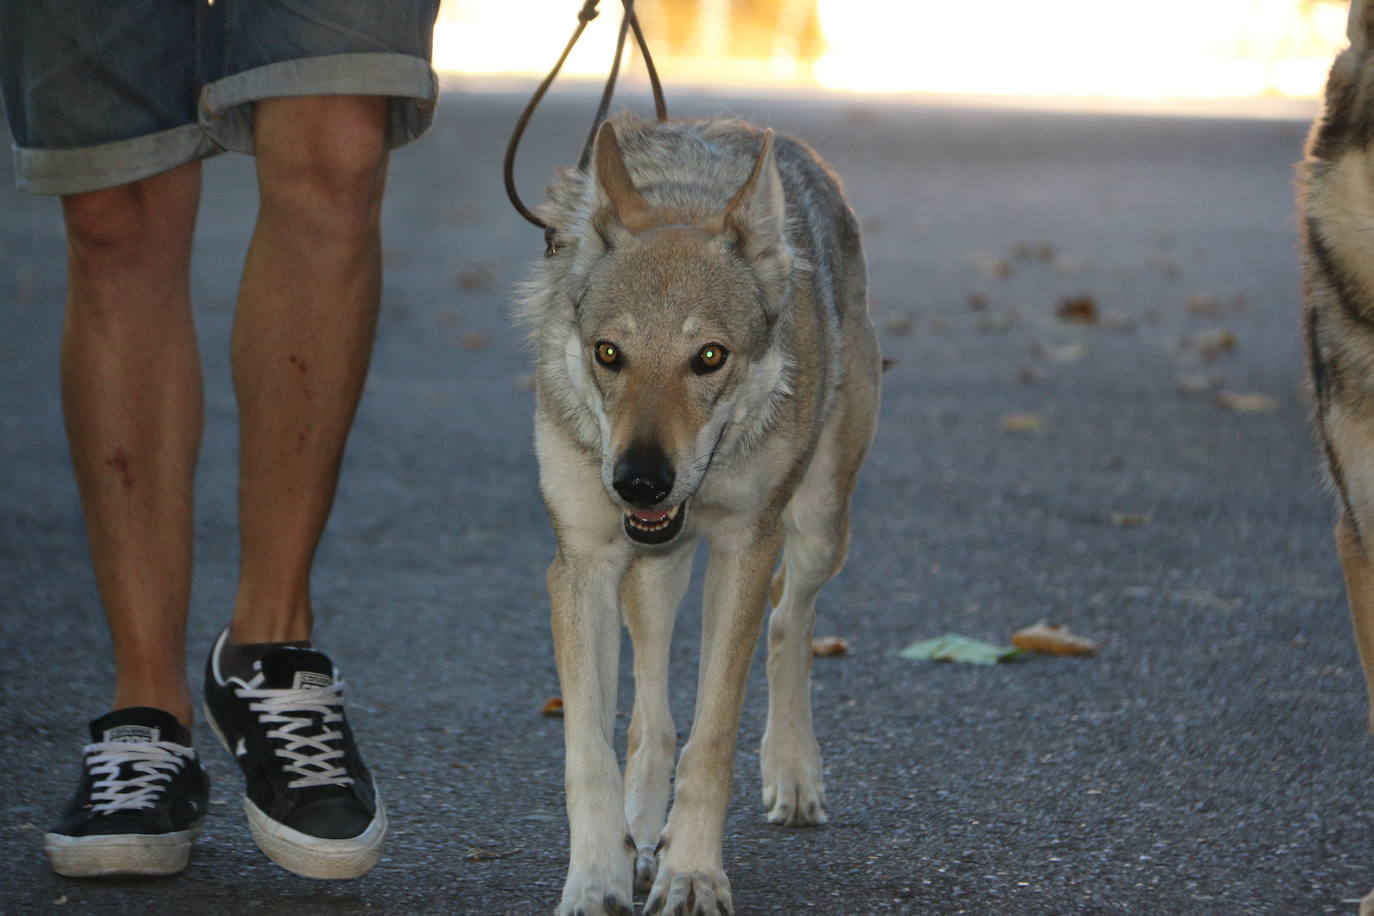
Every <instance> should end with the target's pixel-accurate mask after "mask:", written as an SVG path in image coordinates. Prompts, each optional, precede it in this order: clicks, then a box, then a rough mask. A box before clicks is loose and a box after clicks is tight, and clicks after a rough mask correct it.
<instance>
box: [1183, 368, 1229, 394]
mask: <svg viewBox="0 0 1374 916" xmlns="http://www.w3.org/2000/svg"><path fill="white" fill-rule="evenodd" d="M1221 383H1222V375H1221V373H1220V372H1181V373H1179V374H1178V375H1175V376H1174V386H1175V387H1176V388H1178V390H1179V393H1180V394H1203V393H1205V392H1208V391H1212V390H1214V389H1216V388H1220V387H1221Z"/></svg>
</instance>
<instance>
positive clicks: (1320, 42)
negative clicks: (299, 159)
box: [435, 0, 1346, 99]
mask: <svg viewBox="0 0 1374 916" xmlns="http://www.w3.org/2000/svg"><path fill="white" fill-rule="evenodd" d="M580 6H581V3H580V0H444V5H443V9H442V12H441V14H440V22H439V26H438V28H437V29H436V33H435V62H436V65H437V66H438V67H440V68H441V69H444V70H448V71H452V72H456V73H461V74H474V75H475V74H484V75H491V74H506V75H534V74H542V73H543V72H545V71H546V70H547V69H548V67H549V66H550V65H551V64H552V62H553V61H554V59H555V58H556V57H557V55H558V52H559V51H560V50H561V49H562V46H563V44H564V42H566V41H567V38H568V35H569V34H570V33H571V31H572V28H573V27H574V26H575V25H576V17H577V11H578V9H579V8H580ZM636 8H637V9H638V10H639V15H640V19H641V21H642V22H643V24H644V28H645V31H646V32H647V33H648V37H649V41H650V47H651V50H652V52H653V54H654V60H655V62H656V63H657V64H658V66H659V68H660V70H661V71H662V72H663V73H664V76H665V77H666V78H667V79H668V80H669V81H678V82H690V83H694V84H719V83H730V84H737V85H743V86H757V85H779V86H789V87H791V86H801V87H817V88H824V89H832V90H845V91H863V92H910V93H941V94H980V95H1012V96H1061V97H1063V96H1067V97H1077V98H1092V97H1099V98H1103V97H1105V98H1130V99H1171V98H1178V99H1199V98H1206V99H1215V98H1253V97H1285V98H1306V97H1311V96H1315V95H1317V94H1318V93H1319V92H1320V90H1321V86H1322V81H1323V79H1324V77H1325V73H1326V69H1327V68H1328V67H1329V66H1330V62H1331V58H1332V56H1333V54H1335V52H1336V51H1337V50H1339V49H1340V48H1341V47H1343V46H1344V45H1345V20H1346V3H1345V0H1149V2H1134V3H1132V2H1124V0H1033V2H1028V0H910V2H902V0H638V3H637V5H636ZM601 10H602V15H601V16H600V18H598V19H597V20H596V21H595V22H593V23H592V24H591V26H590V27H589V28H588V29H587V32H586V34H585V35H584V36H583V39H582V41H581V43H580V44H579V46H578V49H577V50H576V51H575V52H574V54H573V56H572V57H571V58H570V59H569V62H568V65H567V67H566V70H565V72H566V73H568V74H569V75H573V76H579V75H580V76H591V75H599V74H602V73H604V72H605V70H606V67H607V64H608V61H609V59H610V55H611V51H612V49H613V47H614V43H615V29H616V23H617V22H618V20H619V12H620V4H619V2H617V0H602V2H601ZM629 66H630V68H631V72H634V71H635V70H636V69H640V64H639V62H638V61H637V60H636V59H633V57H632V59H631V63H630V64H629ZM640 72H642V69H640Z"/></svg>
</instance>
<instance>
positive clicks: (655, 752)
mask: <svg viewBox="0 0 1374 916" xmlns="http://www.w3.org/2000/svg"><path fill="white" fill-rule="evenodd" d="M695 555H696V540H695V539H693V540H691V541H688V542H687V543H684V544H681V545H679V546H678V547H677V548H676V549H675V550H673V551H672V552H671V553H668V554H666V555H656V556H651V555H640V556H638V557H636V558H635V559H634V561H633V562H632V563H631V564H630V569H629V571H628V572H627V573H626V574H625V581H624V583H623V584H622V585H621V588H620V605H621V607H622V608H623V609H624V611H625V624H626V625H627V626H628V627H629V630H630V640H631V642H633V643H634V650H635V661H634V666H635V668H634V670H635V705H634V713H633V714H632V715H631V717H630V742H629V743H630V748H629V752H628V754H627V755H626V758H625V817H626V819H627V820H628V821H629V822H630V833H631V835H632V836H633V837H634V840H635V845H636V846H637V847H638V855H637V856H636V858H635V890H637V891H647V890H649V888H650V887H652V886H653V883H654V875H655V873H656V870H657V868H658V855H657V846H658V841H659V838H660V836H661V835H662V833H663V821H664V818H666V817H667V815H668V797H669V795H670V793H671V791H672V787H671V779H672V775H673V755H674V753H675V752H676V751H677V732H676V731H675V730H674V728H673V714H672V711H671V710H670V709H669V707H668V649H669V644H670V643H671V642H672V637H673V621H674V619H675V618H676V616H677V610H678V605H679V604H680V603H681V601H682V596H683V594H684V593H685V592H686V591H687V585H688V582H689V581H690V580H691V577H692V558H693V557H694V556H695Z"/></svg>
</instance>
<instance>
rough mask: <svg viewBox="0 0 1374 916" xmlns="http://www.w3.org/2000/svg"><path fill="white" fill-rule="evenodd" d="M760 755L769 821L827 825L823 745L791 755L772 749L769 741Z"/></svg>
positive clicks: (764, 798)
mask: <svg viewBox="0 0 1374 916" xmlns="http://www.w3.org/2000/svg"><path fill="white" fill-rule="evenodd" d="M770 750H771V751H772V752H771V753H770ZM760 756H761V758H762V769H763V807H764V808H766V809H768V822H769V823H770V824H781V825H782V826H784V827H816V826H819V825H821V824H824V823H825V822H826V820H827V817H826V814H825V781H824V779H823V778H822V777H821V755H820V750H819V748H816V749H813V750H812V751H811V752H810V753H794V754H787V753H781V752H779V751H778V749H775V748H774V749H770V748H768V746H767V743H765V749H764V751H763V753H762V754H761V755H760Z"/></svg>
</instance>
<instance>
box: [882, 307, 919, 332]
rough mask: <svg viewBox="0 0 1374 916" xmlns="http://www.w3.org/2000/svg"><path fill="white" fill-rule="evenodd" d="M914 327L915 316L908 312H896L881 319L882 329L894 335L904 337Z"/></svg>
mask: <svg viewBox="0 0 1374 916" xmlns="http://www.w3.org/2000/svg"><path fill="white" fill-rule="evenodd" d="M915 327H916V318H915V316H914V315H912V314H911V313H910V312H898V313H897V314H895V315H888V316H887V318H885V319H883V330H884V331H886V332H887V333H889V334H891V335H893V336H894V337H906V336H907V335H908V334H910V333H911V331H912V329H913V328H915Z"/></svg>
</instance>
